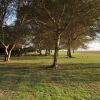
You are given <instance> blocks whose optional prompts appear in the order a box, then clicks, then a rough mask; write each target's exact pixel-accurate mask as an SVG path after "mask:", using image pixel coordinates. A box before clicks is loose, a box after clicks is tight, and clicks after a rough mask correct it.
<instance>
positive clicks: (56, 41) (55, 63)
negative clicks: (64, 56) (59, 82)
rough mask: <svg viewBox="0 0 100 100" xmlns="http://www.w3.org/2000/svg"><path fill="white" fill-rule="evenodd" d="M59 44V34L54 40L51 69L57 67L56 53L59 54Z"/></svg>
mask: <svg viewBox="0 0 100 100" xmlns="http://www.w3.org/2000/svg"><path fill="white" fill-rule="evenodd" d="M59 42H60V34H59V35H57V37H56V40H55V50H54V61H53V66H52V67H53V68H57V67H58V52H59Z"/></svg>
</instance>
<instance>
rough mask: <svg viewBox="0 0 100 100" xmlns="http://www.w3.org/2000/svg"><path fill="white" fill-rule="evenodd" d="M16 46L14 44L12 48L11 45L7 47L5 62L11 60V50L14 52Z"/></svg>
mask: <svg viewBox="0 0 100 100" xmlns="http://www.w3.org/2000/svg"><path fill="white" fill-rule="evenodd" d="M14 47H15V44H14V45H12V47H11V48H9V46H7V47H5V59H4V61H5V62H8V61H10V58H11V52H12V50H13V49H14Z"/></svg>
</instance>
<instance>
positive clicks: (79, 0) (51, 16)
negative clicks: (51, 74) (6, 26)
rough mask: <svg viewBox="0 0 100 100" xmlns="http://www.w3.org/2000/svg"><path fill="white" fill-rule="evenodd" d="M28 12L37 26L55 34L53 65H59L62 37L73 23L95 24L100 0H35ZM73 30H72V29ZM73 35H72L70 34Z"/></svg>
mask: <svg viewBox="0 0 100 100" xmlns="http://www.w3.org/2000/svg"><path fill="white" fill-rule="evenodd" d="M29 4H30V9H29V12H28V15H29V17H30V18H29V19H30V20H31V21H33V23H34V25H37V27H41V26H42V27H43V28H44V30H46V31H47V32H48V31H49V32H51V33H53V34H54V38H55V53H54V62H53V65H52V67H54V68H57V66H58V60H57V58H58V51H59V43H60V38H61V35H62V34H63V33H65V32H66V31H67V30H68V29H69V28H70V27H72V25H73V23H74V25H75V23H79V25H80V23H81V26H82V27H87V26H91V25H93V22H94V19H95V18H97V17H98V11H99V9H98V8H99V7H100V1H99V0H95V1H93V0H88V1H87V0H84V1H83V0H67V1H66V0H62V1H61V0H38V1H36V0H33V1H31V3H29ZM70 31H71V30H70ZM70 37H71V36H70Z"/></svg>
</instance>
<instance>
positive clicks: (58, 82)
mask: <svg viewBox="0 0 100 100" xmlns="http://www.w3.org/2000/svg"><path fill="white" fill-rule="evenodd" d="M73 56H74V57H75V58H67V57H66V54H65V53H60V55H59V68H58V69H56V70H55V69H46V66H48V65H51V64H52V62H53V59H52V58H53V56H22V57H13V58H12V61H11V62H9V63H4V62H3V60H2V58H0V59H1V60H0V100H100V54H99V53H97V54H96V53H95V54H92V53H89V54H87V53H81V54H80V53H75V54H73Z"/></svg>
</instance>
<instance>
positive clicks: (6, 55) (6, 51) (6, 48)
mask: <svg viewBox="0 0 100 100" xmlns="http://www.w3.org/2000/svg"><path fill="white" fill-rule="evenodd" d="M4 61H5V62H7V61H9V59H8V47H5V58H4Z"/></svg>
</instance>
